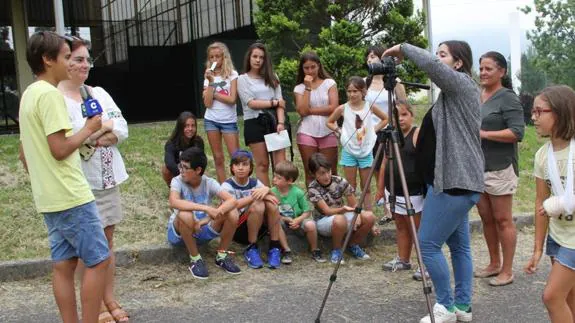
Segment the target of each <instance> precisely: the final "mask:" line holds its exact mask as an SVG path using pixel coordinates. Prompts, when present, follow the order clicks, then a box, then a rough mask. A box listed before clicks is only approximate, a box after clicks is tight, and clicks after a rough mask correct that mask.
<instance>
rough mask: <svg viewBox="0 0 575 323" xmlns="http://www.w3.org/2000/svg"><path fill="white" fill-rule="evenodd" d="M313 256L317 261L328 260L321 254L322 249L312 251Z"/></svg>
mask: <svg viewBox="0 0 575 323" xmlns="http://www.w3.org/2000/svg"><path fill="white" fill-rule="evenodd" d="M311 257H312V258H313V260H315V261H317V262H326V261H327V259H325V258H324V257H323V256H322V255H321V250H319V249H315V250H314V251H312V252H311Z"/></svg>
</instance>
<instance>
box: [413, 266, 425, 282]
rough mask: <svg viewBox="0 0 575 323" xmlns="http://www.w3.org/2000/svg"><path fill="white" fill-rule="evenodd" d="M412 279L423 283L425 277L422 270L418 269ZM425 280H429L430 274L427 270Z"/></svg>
mask: <svg viewBox="0 0 575 323" xmlns="http://www.w3.org/2000/svg"><path fill="white" fill-rule="evenodd" d="M412 277H413V279H415V280H417V281H422V280H423V277H422V276H421V268H417V270H416V271H415V273H413V276H412ZM425 278H427V279H429V273H428V272H427V270H426V271H425Z"/></svg>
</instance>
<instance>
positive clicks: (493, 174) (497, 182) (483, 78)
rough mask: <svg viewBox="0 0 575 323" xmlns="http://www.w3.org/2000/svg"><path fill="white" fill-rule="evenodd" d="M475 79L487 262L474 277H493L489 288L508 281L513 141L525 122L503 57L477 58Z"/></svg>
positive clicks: (515, 164)
mask: <svg viewBox="0 0 575 323" xmlns="http://www.w3.org/2000/svg"><path fill="white" fill-rule="evenodd" d="M479 77H480V83H481V87H482V91H481V102H482V105H481V119H482V121H481V131H480V133H479V134H480V136H481V148H482V149H483V155H484V157H485V172H484V174H483V176H484V182H485V192H483V194H481V198H480V200H479V203H477V210H478V211H479V215H480V216H481V222H483V235H484V236H485V241H486V242H487V249H488V250H489V264H488V265H487V267H485V268H483V269H480V270H477V271H475V277H480V278H486V277H492V276H495V277H493V278H492V279H491V280H490V281H489V285H491V286H503V285H508V284H511V283H512V282H513V256H514V255H515V244H516V241H517V232H516V231H515V223H513V214H512V205H513V194H514V193H515V192H516V191H517V183H518V179H519V178H518V175H519V165H518V162H517V159H518V157H517V155H518V154H517V142H518V141H520V140H521V139H522V138H523V133H524V130H525V121H524V119H523V107H522V106H521V102H519V97H517V95H516V94H515V92H513V86H512V85H511V79H510V77H509V75H508V74H507V60H506V59H505V57H504V56H503V55H501V54H500V53H498V52H487V53H485V54H483V56H481V58H480V59H479ZM500 246H501V247H500ZM500 248H501V251H500ZM501 255H503V259H502V257H501ZM502 260H503V261H502Z"/></svg>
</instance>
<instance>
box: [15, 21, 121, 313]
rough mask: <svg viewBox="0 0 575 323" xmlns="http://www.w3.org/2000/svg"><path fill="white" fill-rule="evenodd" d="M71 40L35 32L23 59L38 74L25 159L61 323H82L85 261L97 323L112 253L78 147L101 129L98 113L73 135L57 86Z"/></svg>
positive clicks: (29, 95) (25, 116)
mask: <svg viewBox="0 0 575 323" xmlns="http://www.w3.org/2000/svg"><path fill="white" fill-rule="evenodd" d="M67 40H69V39H67V38H65V37H62V36H59V35H57V34H55V33H53V32H38V33H35V34H34V35H32V36H31V37H30V39H29V40H28V47H27V50H26V59H27V61H28V64H29V65H30V68H31V69H32V72H34V74H35V75H36V77H37V80H36V82H34V83H32V84H31V85H30V86H28V88H26V91H24V94H23V95H22V99H21V101H20V141H21V146H20V160H21V161H22V162H23V164H24V167H25V168H26V170H27V171H28V173H29V174H30V183H31V186H32V194H33V195H34V203H35V205H36V209H37V210H38V212H40V213H42V214H43V215H44V221H45V222H46V226H47V227H48V239H49V241H50V249H51V255H52V260H53V261H54V264H53V289H54V296H55V298H56V303H57V304H58V308H59V310H60V315H61V316H62V320H63V321H64V322H78V321H79V319H78V312H77V310H76V296H75V290H74V271H75V269H76V265H77V263H78V258H79V259H82V261H83V262H84V263H85V264H86V267H87V268H86V270H85V272H84V277H83V281H82V290H81V293H82V295H81V298H82V322H84V323H88V322H90V323H92V322H97V321H98V313H99V307H100V303H101V302H102V297H103V293H104V284H102V283H101V282H102V281H103V280H104V277H105V274H106V269H107V267H108V258H109V256H110V252H109V249H108V243H107V241H106V237H105V235H104V231H103V229H102V226H101V223H100V219H99V218H98V210H97V208H96V204H95V202H94V196H93V195H92V192H91V190H90V187H89V186H88V183H87V181H86V179H85V177H84V174H83V173H82V168H81V165H80V156H79V154H78V151H77V150H78V147H80V146H81V145H82V144H83V143H84V141H85V140H86V139H87V138H88V137H89V136H90V135H91V134H92V133H94V132H95V131H97V130H98V129H100V128H101V126H102V119H101V117H100V116H99V115H98V116H95V117H92V118H90V119H88V120H87V121H86V125H85V126H84V128H83V129H82V130H80V131H79V132H77V133H76V134H74V135H73V134H72V125H71V124H70V120H69V117H68V110H67V108H66V103H65V101H64V97H63V96H62V94H60V91H58V89H57V88H56V86H57V85H58V83H59V82H60V81H62V80H66V79H68V68H69V64H68V60H69V58H70V47H69V44H68V43H67Z"/></svg>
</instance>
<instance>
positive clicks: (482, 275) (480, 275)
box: [473, 269, 499, 278]
mask: <svg viewBox="0 0 575 323" xmlns="http://www.w3.org/2000/svg"><path fill="white" fill-rule="evenodd" d="M497 275H499V270H493V271H487V270H485V269H481V270H479V271H476V272H474V273H473V276H474V277H475V278H487V277H493V276H497Z"/></svg>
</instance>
